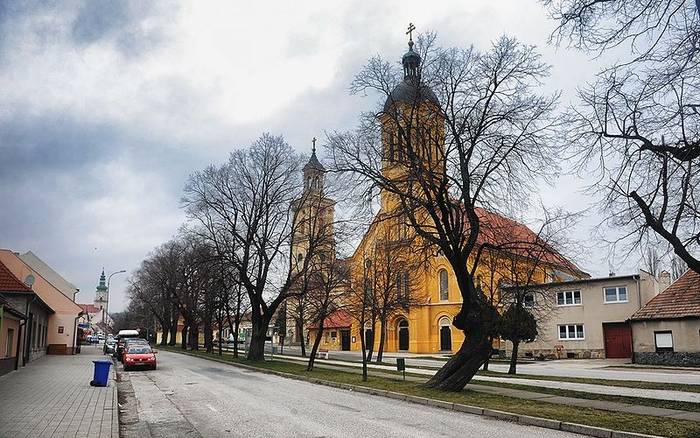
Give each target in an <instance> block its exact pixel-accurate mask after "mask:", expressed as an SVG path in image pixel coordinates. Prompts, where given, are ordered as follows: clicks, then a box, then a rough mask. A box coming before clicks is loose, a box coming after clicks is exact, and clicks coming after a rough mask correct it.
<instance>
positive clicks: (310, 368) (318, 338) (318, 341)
mask: <svg viewBox="0 0 700 438" xmlns="http://www.w3.org/2000/svg"><path fill="white" fill-rule="evenodd" d="M321 336H323V319H321V323H320V324H319V325H318V331H317V332H316V339H314V345H313V346H312V347H311V354H309V364H308V365H307V367H306V371H313V369H314V361H315V360H316V353H317V352H318V346H319V345H321Z"/></svg>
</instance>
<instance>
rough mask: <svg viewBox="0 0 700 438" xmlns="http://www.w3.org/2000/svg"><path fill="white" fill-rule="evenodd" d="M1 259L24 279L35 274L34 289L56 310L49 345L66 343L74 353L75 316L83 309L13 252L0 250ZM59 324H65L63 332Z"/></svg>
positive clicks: (48, 340)
mask: <svg viewBox="0 0 700 438" xmlns="http://www.w3.org/2000/svg"><path fill="white" fill-rule="evenodd" d="M0 260H1V261H2V262H3V263H4V264H5V266H7V268H8V269H9V270H10V271H11V272H12V273H13V274H14V275H15V276H16V277H17V278H19V279H20V280H22V281H24V279H25V278H27V276H28V275H30V274H31V275H33V276H34V278H35V282H34V285H33V286H32V289H33V290H34V292H35V293H36V294H37V295H38V296H39V297H40V298H41V299H42V300H43V301H44V302H45V303H46V304H47V305H48V306H49V307H50V308H51V309H53V311H54V312H55V313H54V314H52V315H49V317H48V319H49V320H48V339H47V345H51V344H58V345H64V346H65V350H66V352H67V353H69V354H70V353H73V352H74V347H75V343H74V341H75V340H76V337H77V336H74V334H75V318H76V317H77V316H78V314H79V313H80V312H81V311H82V309H81V308H80V306H78V305H77V304H76V303H74V302H73V301H71V299H70V298H68V297H66V296H65V295H64V294H63V293H62V292H61V291H60V290H58V289H56V288H55V287H54V286H53V285H52V284H51V283H49V282H48V281H47V280H46V279H44V278H43V277H42V276H41V275H40V274H39V273H38V272H36V271H34V270H33V269H32V268H30V267H29V266H28V265H27V264H26V263H24V261H22V260H21V259H20V258H19V257H18V256H17V255H16V254H14V253H13V252H11V251H8V250H0ZM59 326H63V333H59V332H58V327H59Z"/></svg>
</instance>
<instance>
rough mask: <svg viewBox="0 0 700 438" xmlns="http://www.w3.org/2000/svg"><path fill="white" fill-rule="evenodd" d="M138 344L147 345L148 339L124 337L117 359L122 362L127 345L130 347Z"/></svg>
mask: <svg viewBox="0 0 700 438" xmlns="http://www.w3.org/2000/svg"><path fill="white" fill-rule="evenodd" d="M117 345H119V344H117ZM139 345H141V346H143V345H145V346H149V344H148V341H146V340H145V339H142V338H126V339H124V342H123V343H122V351H121V354H120V356H119V358H118V359H119V361H120V362H124V352H125V351H126V350H127V349H128V348H129V347H132V346H139Z"/></svg>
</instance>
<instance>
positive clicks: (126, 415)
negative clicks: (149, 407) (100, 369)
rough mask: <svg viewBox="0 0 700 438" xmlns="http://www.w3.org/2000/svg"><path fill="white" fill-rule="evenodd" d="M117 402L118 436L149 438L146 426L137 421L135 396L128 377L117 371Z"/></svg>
mask: <svg viewBox="0 0 700 438" xmlns="http://www.w3.org/2000/svg"><path fill="white" fill-rule="evenodd" d="M117 401H118V402H119V436H120V437H121V438H132V437H133V438H150V437H151V434H150V432H149V430H148V426H147V425H146V424H145V423H143V422H142V421H140V420H139V413H138V410H137V404H136V396H135V395H134V387H133V386H132V385H131V380H130V379H129V375H128V374H127V373H124V372H119V371H117Z"/></svg>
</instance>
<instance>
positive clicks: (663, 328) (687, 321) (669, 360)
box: [630, 270, 700, 366]
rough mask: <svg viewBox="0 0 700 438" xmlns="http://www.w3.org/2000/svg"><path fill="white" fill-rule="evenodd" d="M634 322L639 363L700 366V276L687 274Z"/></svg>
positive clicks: (646, 307)
mask: <svg viewBox="0 0 700 438" xmlns="http://www.w3.org/2000/svg"><path fill="white" fill-rule="evenodd" d="M630 320H631V323H632V338H633V343H634V360H635V362H637V363H642V364H654V365H676V366H678V365H680V366H688V365H693V366H696V365H700V336H698V333H700V274H698V273H697V272H694V271H690V270H689V271H687V272H686V273H685V274H683V275H681V276H680V278H678V280H676V281H675V282H674V283H673V284H671V285H670V286H669V287H667V288H666V289H665V290H664V291H663V292H661V293H660V294H658V295H657V296H655V297H654V298H652V299H651V300H649V302H648V303H647V304H646V305H645V306H644V307H642V308H641V309H639V310H638V311H636V312H635V313H634V314H633V315H632V317H631V318H630Z"/></svg>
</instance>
